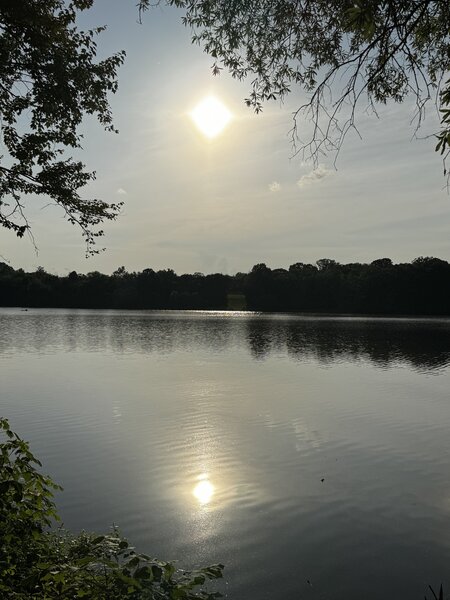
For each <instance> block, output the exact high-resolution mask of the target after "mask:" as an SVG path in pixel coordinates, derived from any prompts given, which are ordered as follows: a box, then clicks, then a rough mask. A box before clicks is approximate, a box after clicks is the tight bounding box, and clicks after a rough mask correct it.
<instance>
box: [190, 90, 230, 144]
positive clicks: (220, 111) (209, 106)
mask: <svg viewBox="0 0 450 600" xmlns="http://www.w3.org/2000/svg"><path fill="white" fill-rule="evenodd" d="M190 117H191V119H192V120H193V121H194V123H195V125H196V126H197V128H198V129H199V130H200V131H201V132H202V133H203V135H205V136H206V137H207V138H210V139H212V138H215V137H216V136H218V135H219V133H221V132H222V131H223V130H224V129H225V127H226V126H227V125H228V123H229V122H230V121H231V118H232V115H231V113H230V111H229V110H228V108H227V107H226V106H225V105H224V104H223V103H222V102H221V101H220V100H218V99H217V98H215V97H214V96H208V97H206V98H205V99H204V100H202V101H201V102H200V103H199V104H197V106H196V107H195V108H194V110H193V111H192V112H191V113H190Z"/></svg>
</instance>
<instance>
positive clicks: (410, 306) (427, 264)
mask: <svg viewBox="0 0 450 600" xmlns="http://www.w3.org/2000/svg"><path fill="white" fill-rule="evenodd" d="M0 306H4V307H5V306H21V307H49V308H111V309H177V310H199V309H202V310H208V309H209V310H227V309H231V310H236V309H237V310H239V309H247V310H255V311H282V312H326V313H359V314H408V315H414V314H417V315H449V314H450V264H449V263H448V262H446V261H445V260H441V259H439V258H433V257H420V258H416V259H415V260H413V261H412V262H411V263H399V264H394V263H393V262H392V261H391V260H390V259H389V258H381V259H378V260H374V261H373V262H371V263H370V264H367V263H348V264H341V263H338V262H337V261H335V260H332V259H326V258H323V259H320V260H318V261H317V262H316V263H315V264H308V263H302V262H297V263H294V264H292V265H291V266H290V267H289V268H288V269H284V268H275V269H271V268H269V267H268V266H267V265H265V264H264V263H259V264H257V265H255V266H254V267H253V268H252V269H251V270H250V271H249V272H248V273H236V274H235V275H224V274H221V273H214V274H211V275H204V274H203V273H193V274H182V275H177V274H176V273H175V272H174V271H173V270H172V269H164V270H159V271H155V270H153V269H150V268H148V269H144V270H143V271H140V272H128V271H127V270H126V269H125V267H120V268H118V269H117V270H116V271H114V272H113V273H112V274H111V275H105V274H103V273H99V272H98V271H93V272H90V273H87V274H79V273H77V272H75V271H72V272H71V273H69V274H68V275H65V276H58V275H53V274H51V273H47V272H46V271H45V269H43V268H42V267H38V268H37V269H36V270H35V271H34V272H25V271H24V270H23V269H14V268H13V267H11V266H9V265H7V264H6V263H0Z"/></svg>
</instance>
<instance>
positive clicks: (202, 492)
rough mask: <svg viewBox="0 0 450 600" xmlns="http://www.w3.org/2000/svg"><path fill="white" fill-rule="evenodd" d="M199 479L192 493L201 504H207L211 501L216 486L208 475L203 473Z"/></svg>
mask: <svg viewBox="0 0 450 600" xmlns="http://www.w3.org/2000/svg"><path fill="white" fill-rule="evenodd" d="M199 479H200V481H199V482H198V483H197V485H196V486H195V487H194V489H193V490H192V494H193V496H194V497H195V498H196V499H197V500H198V502H199V504H201V505H202V506H206V505H207V504H209V503H210V502H211V500H212V498H213V496H214V490H215V488H214V486H213V484H212V483H211V482H210V481H209V479H208V476H207V475H201V476H200V478H199Z"/></svg>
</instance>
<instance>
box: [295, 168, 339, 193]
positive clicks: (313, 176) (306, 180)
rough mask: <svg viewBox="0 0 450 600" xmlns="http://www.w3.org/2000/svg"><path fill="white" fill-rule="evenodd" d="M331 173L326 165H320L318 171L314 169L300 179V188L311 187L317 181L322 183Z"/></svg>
mask: <svg viewBox="0 0 450 600" xmlns="http://www.w3.org/2000/svg"><path fill="white" fill-rule="evenodd" d="M330 173H331V169H327V168H326V167H325V166H324V165H319V166H318V167H317V169H313V170H312V171H310V172H309V173H307V174H306V175H303V176H302V177H300V179H299V180H298V181H297V185H298V187H300V188H302V187H304V186H305V185H310V184H311V183H315V182H316V181H320V180H321V179H324V178H325V177H327V176H328V175H329V174H330Z"/></svg>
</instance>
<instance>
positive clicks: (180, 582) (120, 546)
mask: <svg viewBox="0 0 450 600" xmlns="http://www.w3.org/2000/svg"><path fill="white" fill-rule="evenodd" d="M0 435H1V438H0V597H1V598H9V599H11V600H32V599H34V600H50V599H53V598H55V599H56V598H57V599H59V600H66V599H67V600H68V599H74V598H84V599H86V600H89V599H92V600H110V599H112V598H114V600H119V599H121V598H127V599H133V600H150V599H155V600H165V599H167V600H169V599H170V600H194V599H200V600H212V599H213V598H218V597H220V594H219V593H217V592H215V593H210V592H207V591H206V590H204V589H203V587H202V586H203V584H204V583H205V582H206V580H207V579H217V578H220V577H222V570H223V565H220V564H219V565H213V566H210V567H206V568H202V569H199V570H198V571H182V570H180V569H176V568H175V566H174V565H173V564H172V563H168V562H163V561H160V560H156V559H152V558H150V557H149V556H147V555H145V554H138V553H137V552H136V551H135V550H134V549H133V548H132V547H131V546H130V545H129V544H128V542H127V541H126V540H125V539H124V538H123V537H121V536H120V534H119V533H118V532H117V530H114V531H113V533H112V534H110V535H102V536H94V535H92V534H87V533H81V534H80V535H76V536H75V535H71V534H70V533H67V532H65V531H63V530H53V531H52V530H49V526H50V525H51V524H52V522H53V521H54V520H57V519H58V516H57V513H56V509H55V504H54V501H53V492H54V491H55V490H57V489H61V488H59V486H57V485H56V484H55V483H54V482H53V481H52V480H51V479H50V478H49V477H46V476H44V475H42V474H40V473H39V472H38V470H37V468H38V467H39V466H40V463H39V461H38V460H37V459H36V458H35V457H34V456H33V454H32V453H31V451H30V449H29V445H28V443H27V442H25V441H23V440H22V439H21V438H20V437H19V436H18V435H17V434H15V433H14V432H13V431H11V429H10V426H9V423H8V421H7V420H6V419H2V418H0Z"/></svg>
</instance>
